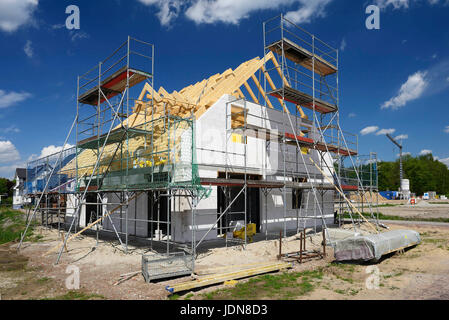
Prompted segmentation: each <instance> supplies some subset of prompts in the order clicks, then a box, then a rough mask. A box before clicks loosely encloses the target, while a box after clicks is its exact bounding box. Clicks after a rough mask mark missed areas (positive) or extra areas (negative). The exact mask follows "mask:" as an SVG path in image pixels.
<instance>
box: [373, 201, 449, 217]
mask: <svg viewBox="0 0 449 320" xmlns="http://www.w3.org/2000/svg"><path fill="white" fill-rule="evenodd" d="M375 210H377V211H379V212H381V213H382V214H384V215H389V216H399V217H406V218H414V219H416V218H417V219H419V218H424V219H429V218H430V219H433V218H446V219H449V204H447V202H440V203H438V202H435V203H432V204H431V203H429V202H427V201H420V202H418V204H416V205H407V204H403V205H397V206H394V207H378V208H376V209H375Z"/></svg>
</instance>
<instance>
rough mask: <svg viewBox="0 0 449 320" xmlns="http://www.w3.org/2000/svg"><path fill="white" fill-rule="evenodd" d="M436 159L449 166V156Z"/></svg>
mask: <svg viewBox="0 0 449 320" xmlns="http://www.w3.org/2000/svg"><path fill="white" fill-rule="evenodd" d="M438 161H440V162H441V163H444V164H445V165H447V166H448V167H449V158H444V159H438Z"/></svg>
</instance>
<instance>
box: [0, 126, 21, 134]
mask: <svg viewBox="0 0 449 320" xmlns="http://www.w3.org/2000/svg"><path fill="white" fill-rule="evenodd" d="M0 132H3V133H19V132H20V129H19V128H17V127H16V126H15V125H12V126H9V127H7V128H5V129H0Z"/></svg>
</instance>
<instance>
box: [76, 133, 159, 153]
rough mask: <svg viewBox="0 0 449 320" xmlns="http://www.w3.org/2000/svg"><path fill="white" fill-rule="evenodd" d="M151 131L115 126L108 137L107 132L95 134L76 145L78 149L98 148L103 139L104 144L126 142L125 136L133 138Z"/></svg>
mask: <svg viewBox="0 0 449 320" xmlns="http://www.w3.org/2000/svg"><path fill="white" fill-rule="evenodd" d="M150 134H151V132H149V131H146V130H142V129H138V128H135V127H133V128H128V129H126V128H123V127H122V128H117V129H114V130H112V131H111V133H110V134H109V138H108V134H107V133H106V134H103V135H101V136H100V137H97V136H93V137H90V138H87V139H84V140H82V141H79V142H78V144H77V146H78V148H80V149H92V150H96V149H97V148H99V146H102V145H103V144H104V143H105V141H106V140H107V141H106V145H109V144H115V143H123V142H126V138H128V139H129V138H135V137H138V136H145V135H150Z"/></svg>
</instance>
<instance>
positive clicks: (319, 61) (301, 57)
mask: <svg viewBox="0 0 449 320" xmlns="http://www.w3.org/2000/svg"><path fill="white" fill-rule="evenodd" d="M282 48H284V54H285V57H286V58H287V59H289V60H291V61H293V62H295V63H297V64H299V65H301V66H303V67H304V68H306V69H309V70H310V71H315V72H316V73H318V74H319V75H321V76H328V75H331V74H334V73H336V72H337V71H338V68H337V67H336V66H334V65H333V64H332V63H330V62H328V61H326V60H325V59H323V58H322V57H321V56H319V55H317V54H313V53H312V52H310V51H309V50H307V49H305V48H303V47H301V46H299V45H298V44H296V43H294V42H293V41H290V40H288V39H286V38H283V39H281V40H279V41H276V42H274V43H272V44H270V45H268V47H267V49H269V50H271V51H273V52H275V53H277V54H279V55H281V56H282ZM314 57H315V66H314V63H313V58H314ZM314 67H315V68H314Z"/></svg>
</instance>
